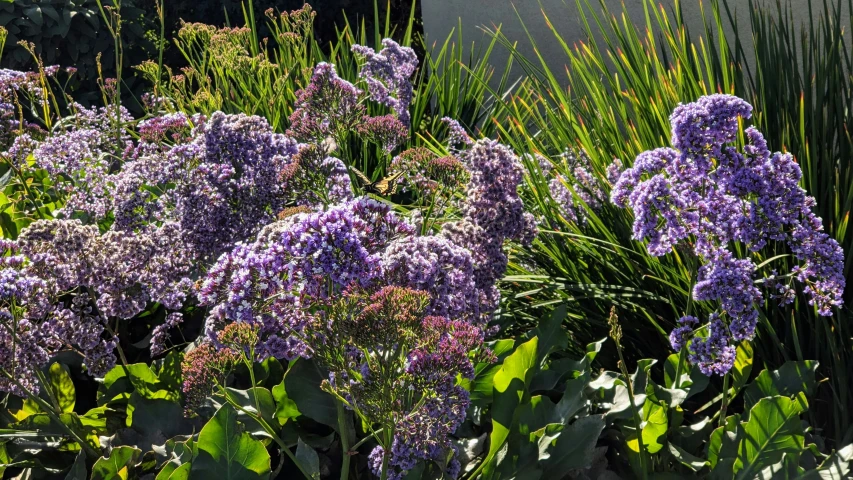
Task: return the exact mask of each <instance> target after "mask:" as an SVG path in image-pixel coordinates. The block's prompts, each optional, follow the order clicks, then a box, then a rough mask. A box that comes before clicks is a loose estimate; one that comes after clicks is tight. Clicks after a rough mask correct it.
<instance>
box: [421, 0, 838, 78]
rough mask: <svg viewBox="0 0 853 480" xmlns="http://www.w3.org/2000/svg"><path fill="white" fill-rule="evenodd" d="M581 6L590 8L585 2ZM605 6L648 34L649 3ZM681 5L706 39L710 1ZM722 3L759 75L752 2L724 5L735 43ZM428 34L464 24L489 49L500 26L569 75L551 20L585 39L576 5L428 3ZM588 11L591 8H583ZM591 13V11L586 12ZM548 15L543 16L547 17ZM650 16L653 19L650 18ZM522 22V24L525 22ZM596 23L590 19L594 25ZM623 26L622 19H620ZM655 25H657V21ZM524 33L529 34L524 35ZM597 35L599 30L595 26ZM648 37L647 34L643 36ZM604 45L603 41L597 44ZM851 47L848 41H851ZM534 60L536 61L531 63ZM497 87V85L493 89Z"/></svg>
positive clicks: (801, 11) (494, 59)
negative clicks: (624, 14)
mask: <svg viewBox="0 0 853 480" xmlns="http://www.w3.org/2000/svg"><path fill="white" fill-rule="evenodd" d="M780 1H781V2H782V5H783V7H785V8H787V7H788V6H789V7H790V8H791V11H792V14H793V15H792V16H793V18H794V19H795V21H803V22H808V19H809V7H810V4H811V5H812V7H811V8H813V9H814V10H815V12H814V15H815V17H816V16H817V15H818V14H819V13H820V12H821V11H822V9H823V0H780ZM827 2H828V4H829V5H839V3H840V7H841V9H842V24H843V25H849V24H850V22H849V15H850V12H849V8H848V7H849V4H848V2H846V1H844V0H827ZM581 3H584V4H586V1H585V0H581ZM601 3H604V4H606V6H607V8H608V9H609V10H610V11H611V12H614V13H616V12H620V14H621V12H622V4H623V3H624V4H625V10H626V11H627V12H628V18H629V19H630V21H631V22H633V23H634V24H635V25H636V26H638V27H642V28H644V25H645V10H644V4H646V1H645V0H589V1H588V4H589V5H591V8H592V12H594V13H595V14H596V15H599V16H601V11H602V7H601ZM651 3H653V4H655V5H663V6H664V7H665V8H666V9H667V11H668V14H670V17H672V14H671V10H672V8H673V6H674V5H675V3H676V1H675V0H662V1H654V2H651ZM678 3H680V5H681V9H682V13H683V16H684V23H685V24H686V25H687V26H688V28H689V32H690V33H691V35H692V36H693V37H694V38H697V37H698V36H699V35H700V34H702V35H703V36H704V27H703V8H704V14H705V16H706V18H707V20H708V21H709V22H711V21H713V14H712V13H711V7H710V1H708V0H705V1H701V0H685V1H681V2H678ZM723 3H727V4H728V6H729V9H730V11H731V15H732V19H733V20H734V22H735V23H736V24H737V29H738V33H739V34H740V35H739V36H740V38H741V39H742V41H743V42H744V43H745V44H744V45H743V48H744V53H745V57H746V59H747V64H748V65H749V67H750V70H751V71H752V70H754V68H753V67H754V64H755V61H754V59H755V55H754V51H753V47H752V36H751V32H750V16H749V3H748V2H747V0H727V1H724V0H721V1H720V4H721V9H722V10H723V17H724V23H725V25H724V30H725V32H726V36H727V37H728V38H729V39H731V40H732V41H733V39H734V36H733V33H734V26H733V25H732V24H731V23H730V22H728V20H727V19H726V14H725V8H724V7H723V6H722V4H723ZM755 3H756V4H758V5H763V6H766V7H767V8H769V9H770V10H771V11H774V12H775V11H776V0H756V1H755ZM421 8H422V12H423V22H424V32H425V34H426V38H427V42H428V44H430V45H431V44H432V43H433V42H439V43H438V46H439V47H440V42H442V41H443V40H444V39H445V38H447V35H449V34H450V33H451V32H453V31H455V30H456V29H458V26H459V25H460V23H461V26H462V33H463V42H464V43H465V45H470V44H471V42H475V43H476V44H478V45H481V44H488V42H489V41H490V40H491V37H490V36H489V35H487V34H486V33H484V31H483V28H484V27H485V28H488V29H492V30H493V29H494V28H496V27H497V26H500V29H501V31H502V32H503V33H504V34H505V35H506V36H507V38H509V39H510V40H512V41H516V42H518V48H519V50H520V51H521V52H523V53H524V54H525V55H526V56H533V55H535V52H534V50H533V47H532V45H531V43H530V40H529V39H528V33H529V34H530V36H531V37H533V40H534V41H535V43H536V45H537V47H538V48H539V53H540V54H541V55H542V57H543V58H544V59H546V61H547V62H548V63H549V65H550V68H551V70H552V71H555V72H559V71H563V70H564V69H565V57H566V55H565V54H564V53H563V47H562V45H561V44H560V43H559V42H557V41H555V38H554V33H553V32H552V31H551V28H550V27H549V23H548V21H546V20H545V16H547V18H548V20H549V21H550V23H551V25H552V26H553V28H554V29H555V30H556V31H557V32H559V34H560V35H561V36H562V37H563V39H564V40H565V41H566V43H567V44H568V45H569V46H570V47H572V48H573V46H574V44H575V43H576V42H580V41H583V40H585V39H586V36H585V34H584V26H583V21H582V19H581V17H580V15H579V14H578V6H577V3H576V2H575V1H574V0H514V1H513V0H423V5H422V7H421ZM584 8H586V7H584ZM587 11H589V10H587ZM543 13H544V15H543ZM650 14H651V13H650ZM519 18H521V19H523V22H524V23H523V25H522V22H521V21H520V20H519ZM592 21H593V20H592V19H590V22H592ZM619 21H620V23H621V22H622V19H621V18H620V19H619ZM652 23H654V20H653V21H652ZM525 27H526V29H527V31H525ZM590 27H591V28H592V29H593V30H597V26H596V25H590ZM641 31H644V30H641ZM598 40H600V38H599V39H598ZM848 42H849V40H848ZM508 58H509V53H508V52H507V51H506V49H504V48H501V47H497V48H496V49H495V51H494V52H493V53H492V55H491V57H490V59H489V63H491V64H492V65H494V66H496V67H498V69H500V67H502V66H503V65H505V64H506V61H507V60H508ZM531 58H532V57H531ZM513 73H514V74H515V75H518V76H520V75H521V74H522V72H521V68H519V67H518V66H516V67H515V68H514V70H513ZM497 80H498V79H496V78H493V80H492V81H493V83H495V84H496V82H497ZM493 86H494V85H493Z"/></svg>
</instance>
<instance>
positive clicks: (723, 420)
mask: <svg viewBox="0 0 853 480" xmlns="http://www.w3.org/2000/svg"><path fill="white" fill-rule="evenodd" d="M728 408H729V374H728V373H727V374H725V375H723V404H722V405H721V406H720V419H719V422H720V423H719V426H721V427H722V426H724V425H725V424H726V409H728Z"/></svg>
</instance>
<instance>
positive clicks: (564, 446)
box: [539, 416, 604, 478]
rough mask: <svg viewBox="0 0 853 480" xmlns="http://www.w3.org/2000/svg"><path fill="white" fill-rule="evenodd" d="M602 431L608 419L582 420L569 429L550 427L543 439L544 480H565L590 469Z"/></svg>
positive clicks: (541, 457) (591, 417)
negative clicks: (577, 471) (579, 470)
mask: <svg viewBox="0 0 853 480" xmlns="http://www.w3.org/2000/svg"><path fill="white" fill-rule="evenodd" d="M602 430H604V418H603V417H601V416H589V417H583V418H579V419H578V420H576V421H575V422H574V423H572V424H571V425H568V426H564V425H559V424H554V425H549V426H548V427H546V428H545V432H544V435H543V436H542V438H540V439H539V462H540V463H541V465H542V467H543V469H544V473H543V475H542V478H564V477H565V476H566V475H568V473H569V472H570V471H572V470H577V469H582V468H586V467H588V466H589V465H590V463H591V462H592V457H593V456H592V451H593V450H594V449H595V445H596V443H597V442H598V436H599V435H601V431H602Z"/></svg>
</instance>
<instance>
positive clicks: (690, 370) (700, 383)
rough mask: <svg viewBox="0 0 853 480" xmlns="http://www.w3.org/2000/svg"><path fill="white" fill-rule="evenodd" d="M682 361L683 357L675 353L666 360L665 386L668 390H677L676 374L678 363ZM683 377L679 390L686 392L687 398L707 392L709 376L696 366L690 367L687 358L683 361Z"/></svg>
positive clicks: (681, 374)
mask: <svg viewBox="0 0 853 480" xmlns="http://www.w3.org/2000/svg"><path fill="white" fill-rule="evenodd" d="M679 360H681V355H679V354H677V353H673V354H672V355H670V356H669V357H667V359H666V363H664V369H663V373H664V385H666V388H667V389H675V373H676V370H678V362H679ZM679 376H680V377H681V379H680V381H679V383H678V388H679V389H682V390H684V391H685V392H686V394H687V395H686V398H690V397H692V396H693V395H696V394H698V393H701V392H703V391H705V388H707V387H708V383H709V382H710V380H709V378H708V376H707V375H705V374H704V373H702V372H701V371H700V370H699V367H697V366H696V365H690V364H689V362H687V358H684V359H683V360H682V361H681V373H680V375H679Z"/></svg>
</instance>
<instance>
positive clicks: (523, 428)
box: [518, 395, 561, 437]
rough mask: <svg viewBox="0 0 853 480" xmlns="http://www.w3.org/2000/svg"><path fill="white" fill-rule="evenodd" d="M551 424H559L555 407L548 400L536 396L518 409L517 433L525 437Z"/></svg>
mask: <svg viewBox="0 0 853 480" xmlns="http://www.w3.org/2000/svg"><path fill="white" fill-rule="evenodd" d="M552 423H561V422H560V419H559V418H558V416H557V406H556V405H555V404H554V402H552V401H551V399H550V398H548V397H545V396H542V395H536V396H534V397H530V401H529V402H526V403H524V404H523V405H521V406H520V407H518V431H519V433H521V434H522V435H524V436H525V437H528V436H530V435H531V434H532V433H534V432H536V431H537V430H540V429H543V428H545V426H546V425H549V424H552Z"/></svg>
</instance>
